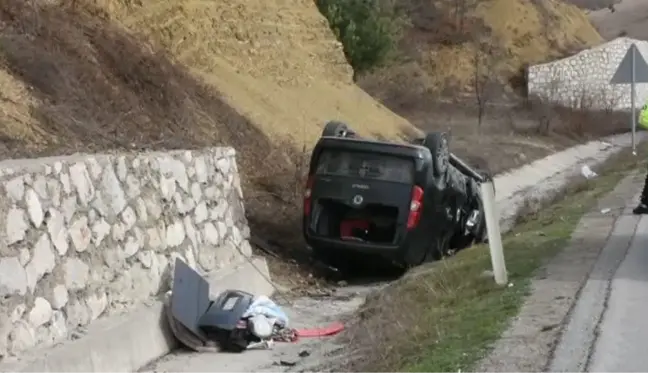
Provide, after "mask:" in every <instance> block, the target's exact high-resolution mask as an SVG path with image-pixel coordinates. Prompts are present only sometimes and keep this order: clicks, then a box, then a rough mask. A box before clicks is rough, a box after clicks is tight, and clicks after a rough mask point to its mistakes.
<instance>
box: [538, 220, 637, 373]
mask: <svg viewBox="0 0 648 373" xmlns="http://www.w3.org/2000/svg"><path fill="white" fill-rule="evenodd" d="M626 211H627V209H626ZM646 346H648V216H642V217H636V216H632V215H622V216H620V217H619V218H618V219H617V221H616V223H615V226H614V229H613V231H612V234H611V235H610V237H609V238H608V240H607V243H606V245H605V247H604V249H603V251H602V252H601V255H600V256H599V258H598V260H597V262H596V265H595V267H594V270H593V271H592V273H591V275H590V277H589V279H588V281H587V283H586V284H585V286H584V288H583V289H582V290H581V293H580V297H579V299H578V301H577V303H576V305H575V307H574V308H573V310H572V313H571V317H570V319H569V322H568V323H567V325H566V328H565V329H564V332H563V335H562V338H561V340H560V342H559V343H558V345H557V348H556V350H555V352H554V354H553V360H552V362H551V364H550V366H549V370H550V371H553V372H566V371H570V372H645V371H646V370H647V369H648V350H647V348H646Z"/></svg>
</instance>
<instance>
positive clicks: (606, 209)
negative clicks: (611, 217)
mask: <svg viewBox="0 0 648 373" xmlns="http://www.w3.org/2000/svg"><path fill="white" fill-rule="evenodd" d="M610 211H612V209H609V208H604V209H602V210H601V214H604V215H605V214H607V213H608V212H610Z"/></svg>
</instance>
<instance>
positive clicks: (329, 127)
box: [322, 120, 349, 137]
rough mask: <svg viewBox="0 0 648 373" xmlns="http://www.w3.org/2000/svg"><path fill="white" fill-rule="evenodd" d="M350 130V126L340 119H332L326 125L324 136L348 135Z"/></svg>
mask: <svg viewBox="0 0 648 373" xmlns="http://www.w3.org/2000/svg"><path fill="white" fill-rule="evenodd" d="M348 132H349V127H348V126H347V125H346V124H344V123H342V122H338V121H334V120H332V121H330V122H328V123H326V125H325V126H324V130H323V131H322V137H346V134H347V133H348Z"/></svg>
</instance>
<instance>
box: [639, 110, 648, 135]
mask: <svg viewBox="0 0 648 373" xmlns="http://www.w3.org/2000/svg"><path fill="white" fill-rule="evenodd" d="M639 127H641V128H643V129H645V130H648V104H645V105H644V106H643V107H642V108H641V111H640V112H639Z"/></svg>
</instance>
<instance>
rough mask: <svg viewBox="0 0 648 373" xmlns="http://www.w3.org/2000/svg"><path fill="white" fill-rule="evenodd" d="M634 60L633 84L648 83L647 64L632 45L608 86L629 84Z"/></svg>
mask: <svg viewBox="0 0 648 373" xmlns="http://www.w3.org/2000/svg"><path fill="white" fill-rule="evenodd" d="M633 58H634V83H648V63H646V60H645V59H644V57H643V55H642V54H641V52H639V48H637V46H636V45H635V44H632V45H631V46H630V48H628V52H627V53H626V55H625V57H623V60H621V63H620V64H619V67H618V68H617V71H616V72H615V73H614V76H613V77H612V80H610V84H630V83H632V82H633V79H632V65H633V63H632V60H633Z"/></svg>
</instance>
